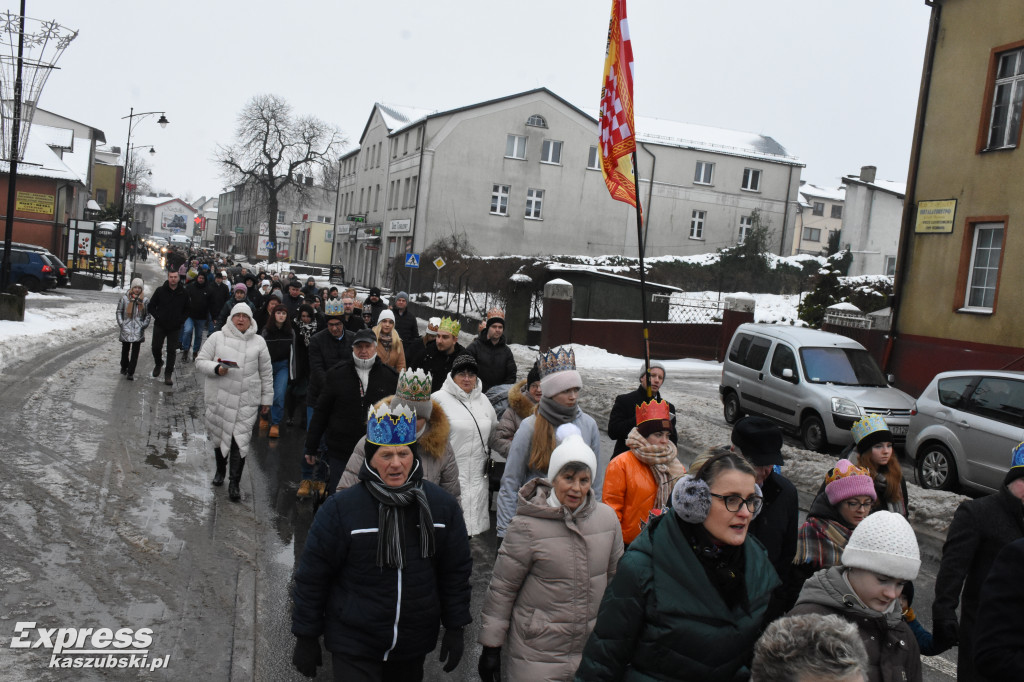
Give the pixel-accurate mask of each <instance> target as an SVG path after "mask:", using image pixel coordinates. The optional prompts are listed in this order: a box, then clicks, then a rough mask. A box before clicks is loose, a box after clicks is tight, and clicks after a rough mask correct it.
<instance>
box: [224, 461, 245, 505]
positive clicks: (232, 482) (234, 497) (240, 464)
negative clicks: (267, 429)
mask: <svg viewBox="0 0 1024 682" xmlns="http://www.w3.org/2000/svg"><path fill="white" fill-rule="evenodd" d="M230 463H231V475H230V477H229V478H228V498H230V500H231V501H232V502H238V501H239V500H241V499H242V493H241V491H240V490H239V489H238V482H239V481H241V480H242V469H244V468H245V458H244V457H242V455H241V454H239V452H238V448H237V447H233V448H231V460H230Z"/></svg>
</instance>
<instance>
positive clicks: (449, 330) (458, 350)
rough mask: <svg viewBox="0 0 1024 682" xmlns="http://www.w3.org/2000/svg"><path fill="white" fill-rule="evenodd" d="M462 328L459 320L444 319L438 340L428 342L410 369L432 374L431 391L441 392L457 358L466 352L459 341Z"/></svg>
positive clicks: (438, 330)
mask: <svg viewBox="0 0 1024 682" xmlns="http://www.w3.org/2000/svg"><path fill="white" fill-rule="evenodd" d="M461 328H462V325H461V324H460V323H459V322H458V320H454V319H452V318H450V317H442V318H441V323H440V325H438V329H437V338H436V339H435V340H433V341H429V342H427V344H426V347H425V348H424V349H423V354H422V355H420V356H419V357H418V358H416V361H415V364H413V366H412V367H410V369H423V370H426V371H427V372H428V373H429V374H430V385H431V391H440V390H441V387H442V386H444V380H445V378H446V377H447V376H448V375H449V374H450V373H451V371H452V363H453V362H455V358H456V357H458V356H459V355H462V354H463V353H465V352H466V349H465V348H463V347H462V346H461V345H459V342H458V341H457V339H458V338H459V330H460V329H461Z"/></svg>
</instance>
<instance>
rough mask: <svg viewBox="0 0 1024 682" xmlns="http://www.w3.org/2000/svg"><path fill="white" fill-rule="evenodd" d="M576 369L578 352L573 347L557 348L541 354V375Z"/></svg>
mask: <svg viewBox="0 0 1024 682" xmlns="http://www.w3.org/2000/svg"><path fill="white" fill-rule="evenodd" d="M569 369H576V353H574V352H573V350H572V348H556V349H554V350H549V351H548V352H546V353H541V355H540V376H541V377H542V378H543V377H546V376H548V375H549V374H554V373H555V372H564V371H566V370H569Z"/></svg>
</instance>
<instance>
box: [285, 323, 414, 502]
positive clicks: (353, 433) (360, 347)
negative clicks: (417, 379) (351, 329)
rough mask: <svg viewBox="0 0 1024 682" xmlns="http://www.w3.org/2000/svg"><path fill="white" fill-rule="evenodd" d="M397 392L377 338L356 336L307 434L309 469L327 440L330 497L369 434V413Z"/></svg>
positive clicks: (365, 333) (366, 333) (330, 376)
mask: <svg viewBox="0 0 1024 682" xmlns="http://www.w3.org/2000/svg"><path fill="white" fill-rule="evenodd" d="M313 338H316V337H315V336H314V337H313ZM310 346H312V343H310ZM396 388H398V373H397V372H396V371H395V370H393V369H391V368H390V367H388V366H387V365H385V364H384V363H383V362H381V361H380V358H379V357H377V337H376V336H375V335H374V333H373V331H372V330H370V329H361V330H360V331H358V332H356V335H355V339H354V340H353V341H352V354H351V356H350V357H349V358H346V359H344V360H342V361H340V362H338V363H337V364H335V365H334V366H333V367H331V368H330V369H329V370H328V371H327V376H326V379H325V381H324V385H323V390H322V391H320V393H319V395H318V396H317V402H316V407H314V408H313V419H312V420H311V421H310V423H309V431H308V432H307V433H306V453H305V457H306V462H307V463H309V464H310V465H312V463H313V462H312V461H311V460H312V459H313V458H314V456H315V455H316V454H317V451H318V449H319V447H320V439H321V437H323V436H326V437H325V438H324V443H325V444H326V445H327V457H328V464H329V465H330V478H329V479H328V482H327V493H328V494H332V493H333V492H334V489H335V488H336V487H337V485H338V481H339V480H340V479H341V474H342V473H343V472H344V471H345V465H346V464H348V458H349V457H351V456H352V450H353V449H354V448H355V446H356V443H358V442H359V439H360V438H362V437H363V436H364V435H365V434H366V413H367V410H369V409H370V407H372V406H373V405H374V404H375V403H377V402H378V401H380V400H383V399H384V398H386V397H387V396H391V395H394V394H395V389H396Z"/></svg>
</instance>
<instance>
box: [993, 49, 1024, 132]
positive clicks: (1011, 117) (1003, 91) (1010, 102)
mask: <svg viewBox="0 0 1024 682" xmlns="http://www.w3.org/2000/svg"><path fill="white" fill-rule="evenodd" d="M993 75H994V76H995V82H994V83H993V85H994V88H995V89H994V90H993V91H992V112H991V114H990V116H989V127H988V148H989V149H1000V148H1003V147H1016V146H1017V141H1018V139H1019V138H1020V113H1021V102H1022V101H1024V49H1017V50H1011V51H1010V52H1003V53H1002V54H999V55H997V56H996V64H995V74H993Z"/></svg>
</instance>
